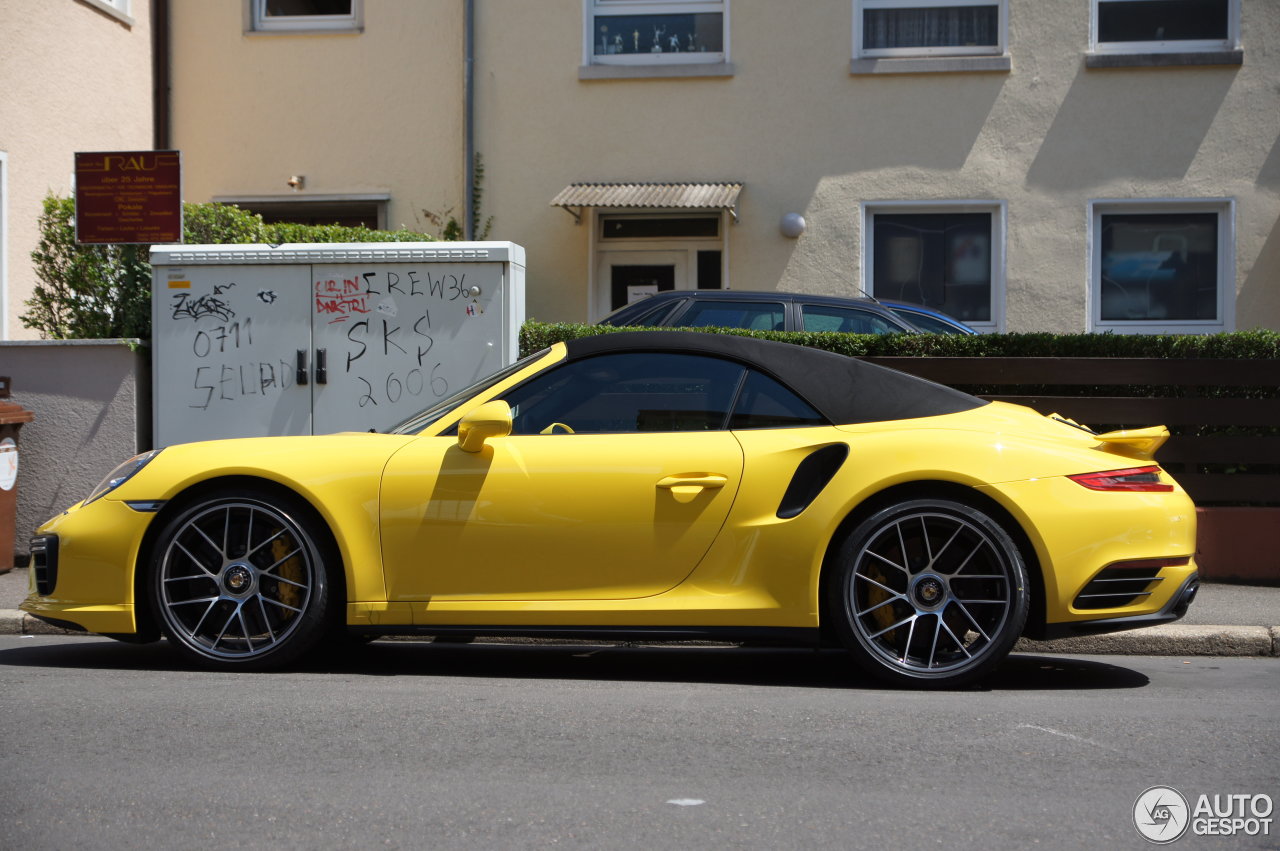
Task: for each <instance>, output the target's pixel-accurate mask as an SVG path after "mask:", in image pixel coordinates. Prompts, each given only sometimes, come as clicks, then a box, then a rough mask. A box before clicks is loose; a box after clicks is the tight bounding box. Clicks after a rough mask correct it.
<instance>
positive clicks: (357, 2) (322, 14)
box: [251, 0, 362, 32]
mask: <svg viewBox="0 0 1280 851" xmlns="http://www.w3.org/2000/svg"><path fill="white" fill-rule="evenodd" d="M251 3H252V8H253V21H252V29H253V30H256V31H259V32H317V31H321V32H358V31H359V30H360V29H361V26H362V21H361V15H360V13H361V8H360V7H361V3H362V0H251Z"/></svg>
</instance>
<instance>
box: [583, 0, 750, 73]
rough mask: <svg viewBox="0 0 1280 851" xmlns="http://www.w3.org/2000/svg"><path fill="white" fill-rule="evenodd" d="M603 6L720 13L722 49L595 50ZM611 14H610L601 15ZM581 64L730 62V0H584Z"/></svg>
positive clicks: (629, 11) (652, 11)
mask: <svg viewBox="0 0 1280 851" xmlns="http://www.w3.org/2000/svg"><path fill="white" fill-rule="evenodd" d="M603 10H614V11H618V12H625V13H626V14H630V15H690V14H718V15H720V16H721V20H722V22H723V26H724V32H723V34H722V37H721V44H722V45H723V47H724V50H723V52H717V53H702V52H695V53H691V52H685V51H681V52H680V53H665V52H664V53H629V54H617V55H606V56H601V55H598V54H597V53H596V52H595V42H594V39H595V34H596V15H597V14H599V13H600V12H601V11H603ZM602 17H609V15H607V14H606V15H602ZM582 22H583V23H582V64H583V66H584V67H586V66H591V65H596V66H601V65H614V66H628V65H630V66H635V65H724V64H727V63H728V62H729V33H730V28H729V0H583V2H582Z"/></svg>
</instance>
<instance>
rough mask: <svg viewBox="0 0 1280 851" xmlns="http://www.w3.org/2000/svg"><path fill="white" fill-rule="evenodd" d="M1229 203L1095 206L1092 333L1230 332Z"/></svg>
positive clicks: (1230, 233)
mask: <svg viewBox="0 0 1280 851" xmlns="http://www.w3.org/2000/svg"><path fill="white" fill-rule="evenodd" d="M1232 218H1233V216H1232V204H1231V202H1230V201H1208V202H1180V201H1170V202H1163V203H1161V202H1155V203H1152V202H1131V201H1113V202H1095V203H1094V204H1093V209H1092V215H1091V217H1090V230H1091V238H1090V244H1091V248H1092V259H1091V266H1092V274H1091V288H1090V289H1091V291H1090V311H1089V313H1090V316H1089V319H1090V323H1089V324H1090V327H1089V330H1091V331H1095V330H1096V331H1103V330H1108V331H1130V332H1137V333H1197V332H1206V333H1207V332H1214V331H1223V330H1230V327H1231V325H1232V324H1233V323H1232V321H1231V313H1232V310H1233V307H1234V294H1235V284H1234V262H1233V260H1232V255H1233V254H1234V252H1233V251H1232V248H1231V246H1232V243H1233V239H1232V228H1231V222H1232Z"/></svg>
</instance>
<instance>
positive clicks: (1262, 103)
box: [476, 0, 1280, 332]
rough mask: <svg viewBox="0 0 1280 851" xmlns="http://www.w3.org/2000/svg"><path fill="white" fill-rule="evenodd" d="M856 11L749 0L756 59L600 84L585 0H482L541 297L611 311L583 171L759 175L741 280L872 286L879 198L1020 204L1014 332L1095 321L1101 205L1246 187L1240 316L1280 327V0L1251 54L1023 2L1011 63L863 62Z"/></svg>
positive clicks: (748, 191)
mask: <svg viewBox="0 0 1280 851" xmlns="http://www.w3.org/2000/svg"><path fill="white" fill-rule="evenodd" d="M853 5H854V4H853V3H852V2H850V0H806V2H804V3H778V2H774V1H773V0H733V2H732V5H731V10H732V20H731V31H732V32H731V57H730V58H731V62H732V64H733V66H734V73H733V74H732V76H727V77H689V78H677V79H664V78H650V79H606V80H597V79H587V80H583V79H579V75H578V67H579V66H580V65H581V64H582V16H583V3H582V0H542V1H541V2H538V3H517V2H502V0H498V2H482V3H479V4H477V10H478V25H477V43H478V44H479V48H478V55H477V64H476V68H477V72H476V79H477V104H478V116H477V142H476V145H477V149H478V150H480V151H481V152H482V153H483V154H484V156H485V161H486V164H487V167H488V183H487V187H486V192H485V195H484V202H483V203H484V207H485V212H486V213H493V214H495V216H496V219H495V235H496V236H498V237H500V238H503V239H512V240H515V241H516V242H519V243H520V244H522V245H524V246H526V247H527V249H528V252H529V253H528V261H529V266H528V268H529V286H528V293H529V297H528V298H529V300H528V304H529V315H530V316H533V317H537V318H540V319H546V320H587V319H589V318H595V317H591V316H589V315H588V310H587V305H588V280H589V278H590V276H591V264H590V262H589V261H590V258H589V238H588V231H589V228H588V227H587V226H585V225H584V226H578V225H575V223H574V221H573V219H572V218H571V217H570V216H569V215H567V214H566V213H564V212H563V211H561V210H557V209H553V208H549V207H548V206H547V204H548V202H549V201H550V199H551V198H552V197H553V196H554V195H555V194H556V193H557V192H558V191H559V190H560V189H562V188H563V187H564V186H565V185H567V184H568V183H571V182H583V181H600V182H624V181H657V182H661V181H706V182H710V181H720V180H736V181H742V182H743V183H744V184H745V188H744V190H743V193H742V196H741V204H740V209H739V213H740V222H739V223H738V224H736V225H731V226H729V274H730V281H729V282H730V284H731V285H732V287H733V288H735V289H783V290H799V291H811V292H821V293H830V294H840V295H852V294H856V292H857V290H856V287H857V285H858V284H859V283H861V282H862V280H863V272H864V269H863V255H864V243H863V239H864V234H863V207H864V205H866V204H869V203H873V202H876V201H930V200H940V201H958V200H988V201H991V202H999V203H1002V204H1004V205H1006V209H1007V217H1008V235H1007V295H1006V297H1005V300H1004V301H1005V311H1004V312H1005V313H1006V321H1005V323H1004V328H1005V330H1009V331H1054V332H1080V331H1084V330H1085V329H1086V316H1085V306H1086V292H1087V288H1088V278H1089V269H1088V250H1087V242H1088V240H1087V238H1086V228H1087V224H1088V215H1087V209H1088V207H1087V205H1088V202H1089V201H1090V200H1091V199H1105V198H1120V199H1130V198H1233V199H1235V202H1236V208H1235V209H1236V221H1235V245H1234V248H1235V280H1234V289H1235V290H1236V291H1237V292H1236V298H1235V301H1236V307H1237V311H1236V316H1235V317H1234V318H1235V325H1236V326H1237V327H1239V328H1242V329H1243V328H1251V327H1258V326H1264V327H1270V328H1280V256H1278V254H1277V251H1278V249H1277V243H1278V241H1280V236H1277V219H1278V218H1280V143H1278V141H1277V138H1278V135H1280V88H1277V85H1276V80H1277V79H1278V78H1280V55H1278V54H1280V47H1278V46H1280V3H1277V2H1274V0H1242V3H1241V6H1242V25H1241V29H1242V32H1243V42H1244V62H1243V65H1240V66H1225V65H1224V66H1217V67H1149V68H1115V69H1099V68H1087V67H1086V59H1085V55H1086V53H1087V52H1088V49H1089V17H1090V4H1089V0H1055V2H1042V0H1010V2H1009V4H1008V6H1009V45H1010V46H1009V54H1010V59H1011V69H1010V70H1006V71H996V72H974V71H962V72H946V73H912V74H862V73H851V69H850V59H851V56H852V36H851V31H852V10H853ZM535 45H536V48H531V46H535ZM789 212H798V213H801V214H803V215H804V216H805V218H806V220H807V222H808V226H809V229H808V231H807V232H806V233H805V234H804V235H803V236H801V237H800V238H799V239H798V240H791V239H787V238H785V237H783V236H782V235H781V234H780V233H779V229H778V224H779V221H780V219H781V217H782V216H783V215H784V214H786V213H789Z"/></svg>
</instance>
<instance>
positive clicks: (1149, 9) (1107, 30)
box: [1092, 0, 1240, 53]
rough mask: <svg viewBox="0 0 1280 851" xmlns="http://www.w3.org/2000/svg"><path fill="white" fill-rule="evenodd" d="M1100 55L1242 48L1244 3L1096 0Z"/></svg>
mask: <svg viewBox="0 0 1280 851" xmlns="http://www.w3.org/2000/svg"><path fill="white" fill-rule="evenodd" d="M1092 32H1093V44H1092V49H1093V51H1094V52H1097V53H1194V52H1197V51H1224V50H1233V49H1235V48H1237V47H1238V45H1239V33H1240V6H1239V2H1238V0H1093V26H1092Z"/></svg>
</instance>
